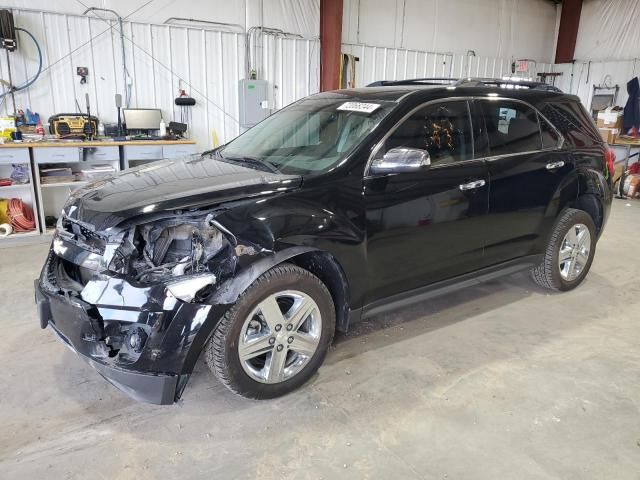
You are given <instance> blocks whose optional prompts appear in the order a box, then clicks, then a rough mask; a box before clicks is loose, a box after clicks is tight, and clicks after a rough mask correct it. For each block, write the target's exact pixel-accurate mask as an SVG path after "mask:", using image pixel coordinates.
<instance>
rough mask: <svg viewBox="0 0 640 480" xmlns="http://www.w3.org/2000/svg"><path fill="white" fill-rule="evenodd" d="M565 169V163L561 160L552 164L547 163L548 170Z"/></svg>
mask: <svg viewBox="0 0 640 480" xmlns="http://www.w3.org/2000/svg"><path fill="white" fill-rule="evenodd" d="M560 167H564V162H563V161H562V160H560V161H559V162H551V163H547V167H546V168H547V170H555V169H556V168H560Z"/></svg>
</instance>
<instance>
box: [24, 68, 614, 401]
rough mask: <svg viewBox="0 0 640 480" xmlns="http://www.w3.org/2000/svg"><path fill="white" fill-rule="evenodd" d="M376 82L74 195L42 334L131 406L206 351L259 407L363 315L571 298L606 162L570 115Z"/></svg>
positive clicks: (167, 386) (56, 247) (508, 98)
mask: <svg viewBox="0 0 640 480" xmlns="http://www.w3.org/2000/svg"><path fill="white" fill-rule="evenodd" d="M382 83H383V85H382V86H377V87H369V88H360V89H351V90H340V91H334V92H327V93H321V94H318V95H313V96H311V97H308V98H305V99H302V100H300V101H298V102H296V103H294V104H292V105H290V106H289V107H287V108H284V109H282V110H280V111H279V112H277V113H275V114H274V115H272V116H271V117H269V118H267V119H266V120H264V121H263V122H262V123H260V124H259V125H257V126H256V127H254V128H252V129H251V130H249V131H247V132H246V133H244V134H243V135H241V136H239V137H238V138H236V139H235V140H233V141H232V142H230V143H228V144H227V145H224V146H222V147H220V148H217V149H215V150H212V151H210V152H206V153H204V154H202V155H198V156H195V157H190V158H186V159H179V160H176V159H174V160H166V161H161V162H157V163H150V164H147V165H144V166H142V167H138V168H134V169H131V170H127V171H124V172H122V173H121V174H119V175H117V176H115V177H113V178H109V179H106V180H100V181H97V182H94V183H92V184H90V185H88V186H86V187H84V188H82V189H80V190H78V191H77V192H76V193H74V194H73V195H72V196H71V197H70V198H69V200H68V202H67V204H66V206H65V207H64V209H63V211H62V213H61V215H60V218H59V219H58V224H57V229H56V233H55V236H54V239H53V243H52V246H51V251H50V253H49V256H48V258H47V261H46V264H45V266H44V268H43V270H42V273H41V275H40V278H39V280H37V281H36V301H37V304H38V307H39V315H40V322H41V325H42V327H43V328H45V327H46V326H47V325H49V326H51V327H52V329H53V330H54V332H56V333H57V334H58V335H59V337H60V338H61V339H62V340H63V341H64V342H65V343H66V344H67V345H68V346H69V347H71V349H73V350H74V351H75V352H77V353H78V354H79V355H80V356H82V357H83V358H85V359H86V360H87V361H88V362H89V363H90V364H91V365H92V366H93V367H94V368H95V369H96V370H97V371H98V372H99V373H100V374H102V375H103V376H104V377H105V378H106V379H107V380H109V381H110V382H111V383H113V384H114V385H116V386H117V387H119V388H121V389H122V390H123V391H124V392H126V393H128V394H129V395H131V396H132V397H134V398H136V399H139V400H144V401H148V402H153V403H160V404H166V403H172V402H174V401H176V400H177V399H178V398H180V396H181V394H182V392H183V390H184V388H185V386H186V384H187V381H188V379H189V376H190V374H191V373H192V372H193V368H194V365H195V363H196V361H197V360H198V358H199V357H200V354H201V353H203V352H204V356H205V359H206V362H207V364H208V365H209V367H210V368H211V369H212V370H213V372H214V373H215V374H216V376H217V377H218V378H219V379H220V380H221V381H222V383H224V384H225V385H226V386H227V387H228V388H229V389H231V390H232V391H234V392H236V393H238V394H240V395H243V396H246V397H250V398H269V397H276V396H279V395H282V394H285V393H287V392H289V391H291V390H293V389H295V388H296V387H299V386H300V385H302V384H303V383H304V382H305V381H306V380H308V379H309V378H310V377H311V376H312V375H313V374H314V373H315V372H316V370H317V369H318V367H319V366H320V364H321V363H322V361H323V359H324V357H325V354H326V352H327V349H328V348H329V345H330V344H331V341H332V338H333V335H334V332H335V330H339V331H346V330H347V329H348V328H349V325H350V324H351V323H352V322H355V321H357V320H359V319H361V318H363V317H366V316H370V315H373V314H378V313H381V312H384V311H388V310H392V309H397V308H398V307H400V306H402V305H406V304H407V303H409V302H414V301H417V300H424V299H426V298H429V297H431V296H433V295H435V294H438V293H442V292H447V291H451V290H452V289H453V288H458V287H463V286H466V285H470V284H473V283H476V282H478V281H482V280H485V279H491V278H494V277H496V276H498V275H502V274H507V273H512V272H516V271H518V270H522V269H530V270H531V271H532V273H533V278H534V280H535V281H536V282H538V283H539V284H540V285H543V286H544V287H548V288H551V289H555V290H570V289H572V288H574V287H576V286H577V285H578V284H580V282H582V280H583V279H584V277H585V275H586V274H587V272H588V271H589V267H590V265H591V262H592V260H593V256H594V253H595V249H596V241H597V239H598V237H599V235H600V234H601V233H602V230H603V227H604V225H605V222H606V220H607V217H608V215H609V211H610V206H611V198H612V195H611V168H612V163H611V156H610V153H609V152H608V151H607V146H606V144H604V143H603V142H602V140H601V139H600V136H599V135H598V131H597V130H596V128H595V127H594V125H593V123H592V121H591V119H590V118H589V115H588V114H587V112H586V111H585V109H584V108H583V107H582V106H581V105H580V102H579V100H578V98H577V97H575V96H572V95H566V94H563V93H562V92H560V91H557V90H555V89H553V88H548V87H546V86H543V85H539V84H535V83H513V82H508V81H499V80H495V81H488V80H483V81H473V80H464V81H458V82H454V81H449V82H447V83H446V84H441V82H438V81H430V80H428V79H423V80H412V81H404V82H382Z"/></svg>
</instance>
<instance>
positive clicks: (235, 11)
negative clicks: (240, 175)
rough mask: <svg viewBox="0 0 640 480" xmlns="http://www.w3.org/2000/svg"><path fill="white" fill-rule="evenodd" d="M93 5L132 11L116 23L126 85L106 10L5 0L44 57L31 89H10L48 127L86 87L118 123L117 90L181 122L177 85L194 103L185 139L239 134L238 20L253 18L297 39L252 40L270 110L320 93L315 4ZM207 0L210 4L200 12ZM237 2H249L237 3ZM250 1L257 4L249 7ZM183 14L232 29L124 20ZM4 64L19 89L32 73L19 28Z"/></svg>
mask: <svg viewBox="0 0 640 480" xmlns="http://www.w3.org/2000/svg"><path fill="white" fill-rule="evenodd" d="M14 3H22V2H14ZM32 3H34V4H44V3H45V2H32ZM94 3H95V2H94ZM99 3H100V5H99V6H101V7H104V8H119V9H120V10H117V11H118V13H120V15H122V16H123V17H126V16H127V15H128V14H129V13H128V12H135V13H134V14H133V15H131V18H128V19H127V20H125V22H124V36H125V57H126V69H127V77H128V78H129V79H130V80H129V81H128V82H127V83H128V86H127V88H126V89H125V80H124V75H123V64H122V51H121V43H120V31H119V26H118V23H117V22H116V21H113V20H110V17H109V15H108V14H105V13H102V12H97V13H98V14H99V15H100V17H101V18H97V17H96V16H92V15H91V14H88V15H82V12H83V11H84V7H83V6H82V4H80V3H79V2H65V8H67V7H68V6H69V5H74V6H79V7H80V8H74V9H73V10H72V11H73V13H61V12H56V11H48V10H34V9H17V8H15V6H13V7H14V8H13V11H14V16H15V22H16V26H19V27H23V28H25V29H27V30H28V31H29V32H31V33H32V34H33V35H34V36H35V37H36V39H37V40H38V42H39V44H40V46H41V49H42V55H43V73H42V75H41V76H40V78H39V79H38V80H37V82H36V83H35V84H34V85H33V86H31V87H30V88H28V89H26V90H24V91H21V92H18V93H16V104H17V107H18V108H30V109H32V110H33V111H36V112H38V113H39V114H40V116H41V118H42V120H43V123H46V121H47V119H48V118H49V116H51V115H53V114H54V113H69V112H76V111H77V107H76V100H77V101H78V103H79V104H80V107H81V109H82V111H84V109H85V108H86V105H85V93H89V96H90V101H91V104H92V114H95V115H97V116H98V117H99V118H100V119H101V121H103V122H107V123H108V122H114V121H116V118H117V110H116V107H115V101H114V96H115V94H116V93H120V94H122V95H123V97H125V95H126V97H127V98H128V99H129V102H128V105H129V106H130V107H131V108H156V107H157V108H161V109H162V111H163V116H164V118H165V119H167V120H178V121H180V115H181V112H180V107H175V106H174V103H173V100H174V98H175V97H176V96H177V95H178V90H179V89H180V88H183V89H185V90H186V92H187V93H188V94H189V95H190V96H192V97H193V98H195V100H196V102H197V103H196V105H195V106H194V107H192V111H191V114H190V117H189V122H188V123H189V124H190V129H191V137H192V138H194V139H196V140H197V141H198V146H199V148H200V149H205V148H210V147H211V146H213V145H214V143H215V142H216V141H217V142H219V143H224V142H226V141H228V140H230V139H232V138H234V137H235V136H237V135H238V133H239V125H238V117H239V114H238V81H239V80H240V79H242V78H245V77H246V75H245V69H246V67H245V38H246V36H245V34H244V31H245V24H248V25H249V26H253V24H254V23H255V24H256V25H261V24H262V25H265V26H269V27H272V28H280V29H282V30H284V31H287V32H291V33H293V34H296V35H298V37H281V36H278V37H276V36H274V35H267V34H265V35H258V37H257V40H256V41H255V42H252V43H255V45H253V46H254V47H255V46H257V47H258V48H256V49H255V51H256V54H255V56H256V62H255V63H256V65H255V67H256V69H257V70H258V72H259V78H264V79H266V80H268V81H269V84H270V86H271V91H270V97H271V98H270V99H269V102H270V107H271V108H273V109H278V108H281V107H282V106H284V105H287V104H289V103H291V102H293V101H295V100H297V99H298V98H301V97H304V96H306V95H309V94H312V93H315V92H317V91H318V90H319V68H320V64H319V61H320V60H319V50H320V48H319V41H318V38H317V35H318V26H317V24H318V16H317V15H318V12H319V0H315V1H309V2H306V3H305V8H304V9H302V8H301V7H300V5H299V4H300V3H301V2H297V1H295V0H277V1H271V2H269V8H264V9H263V8H262V3H263V2H258V1H252V0H247V2H226V4H228V5H227V6H224V7H223V2H216V1H214V2H204V1H200V2H184V3H187V4H189V8H188V9H186V10H183V9H180V10H179V11H178V12H176V11H175V7H174V10H170V9H165V10H164V11H163V12H158V8H157V6H153V7H150V8H151V10H152V12H153V14H152V15H144V14H143V12H144V11H145V8H144V5H145V3H147V2H143V1H136V2H127V3H126V4H125V2H99ZM169 3H173V4H175V2H160V1H158V6H162V5H167V4H169ZM196 3H200V4H201V5H200V6H201V7H202V8H201V9H200V10H199V11H196V10H197V9H195V6H194V5H193V4H196ZM205 3H207V4H210V5H209V6H207V7H206V8H204V4H205ZM211 4H213V5H211ZM226 4H224V5H226ZM238 4H243V5H246V7H247V8H246V9H245V7H244V6H242V7H241V8H239V7H238ZM4 7H12V5H6V4H5V5H4ZM140 7H142V8H141V9H140V10H139V11H138V12H136V9H137V8H140ZM215 7H220V8H219V9H218V10H216V8H215ZM252 7H255V8H253V10H252ZM274 7H277V8H274ZM67 10H69V8H67ZM245 10H247V11H245ZM225 11H226V12H227V14H226V15H225V14H224V13H223V12H225ZM183 15H185V16H188V17H189V18H190V17H191V16H193V17H196V18H198V19H211V20H214V21H217V22H219V21H224V22H227V23H238V24H239V25H240V27H239V28H225V29H224V30H226V31H216V30H215V29H211V28H203V27H201V26H200V25H198V24H193V25H194V26H189V27H188V26H169V25H164V24H162V23H149V22H148V21H131V19H135V18H139V19H141V20H142V19H144V18H148V17H149V16H151V17H152V18H153V20H154V21H158V22H164V21H165V20H166V19H167V18H169V17H171V16H181V17H182V16H183ZM314 15H315V19H314ZM261 19H264V20H261ZM285 19H286V20H285ZM247 22H248V23H247ZM261 22H264V23H261ZM10 61H11V68H12V73H13V79H14V83H15V84H17V85H20V84H22V83H23V82H24V81H25V80H26V79H27V78H30V77H32V76H33V74H34V73H35V72H36V71H37V68H38V53H37V49H36V47H35V46H34V44H33V42H32V41H31V40H30V39H29V38H28V37H27V36H26V35H24V34H23V33H22V32H19V51H18V52H16V53H12V54H10ZM78 66H84V67H88V68H89V77H88V79H87V83H86V84H85V85H81V84H80V82H79V80H80V78H79V77H78V76H77V75H76V67H78ZM6 76H7V65H6V57H5V55H4V54H3V55H0V78H6ZM11 110H12V107H11V101H10V99H9V98H8V96H7V97H4V98H3V104H2V106H1V108H0V115H7V114H8V113H9V112H10V111H11Z"/></svg>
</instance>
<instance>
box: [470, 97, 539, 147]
mask: <svg viewBox="0 0 640 480" xmlns="http://www.w3.org/2000/svg"><path fill="white" fill-rule="evenodd" d="M482 103H483V110H484V117H485V123H486V128H487V134H488V137H489V149H490V152H491V155H504V154H507V153H518V152H531V151H534V150H540V148H541V142H540V128H539V127H538V114H537V113H536V112H535V110H533V109H532V108H530V107H528V106H526V105H524V104H522V103H520V102H510V101H508V100H505V101H501V100H495V101H488V100H487V101H483V102H482Z"/></svg>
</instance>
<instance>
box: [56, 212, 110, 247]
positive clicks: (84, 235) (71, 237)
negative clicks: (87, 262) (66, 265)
mask: <svg viewBox="0 0 640 480" xmlns="http://www.w3.org/2000/svg"><path fill="white" fill-rule="evenodd" d="M58 235H60V236H61V237H63V238H64V239H65V240H67V241H69V242H73V243H75V244H76V245H78V246H80V247H82V248H84V249H86V250H89V251H90V252H93V253H96V254H99V255H104V251H105V245H106V240H105V238H104V237H103V236H102V235H100V234H99V233H96V232H94V231H93V230H90V229H89V228H87V227H85V226H84V225H82V224H81V223H79V222H76V221H73V220H70V219H69V218H67V217H62V219H61V222H60V224H59V228H58Z"/></svg>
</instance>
